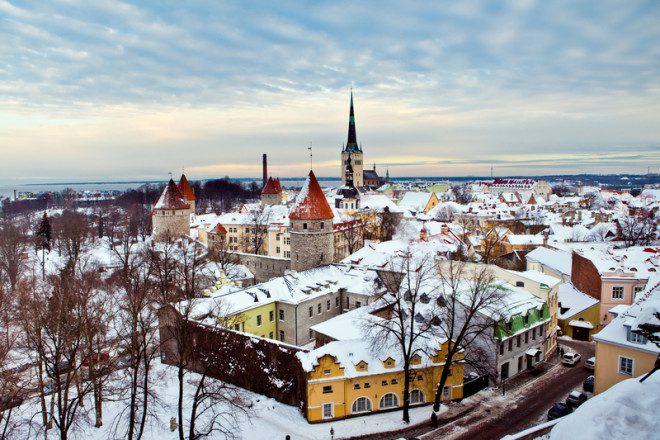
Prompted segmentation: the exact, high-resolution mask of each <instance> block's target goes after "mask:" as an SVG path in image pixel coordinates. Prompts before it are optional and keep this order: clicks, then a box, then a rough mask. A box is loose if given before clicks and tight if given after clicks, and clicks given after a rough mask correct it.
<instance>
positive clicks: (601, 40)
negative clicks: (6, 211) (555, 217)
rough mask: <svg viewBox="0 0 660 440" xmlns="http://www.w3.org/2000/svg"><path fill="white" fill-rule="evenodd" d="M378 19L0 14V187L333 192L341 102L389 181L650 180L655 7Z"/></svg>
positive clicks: (186, 12) (246, 8)
mask: <svg viewBox="0 0 660 440" xmlns="http://www.w3.org/2000/svg"><path fill="white" fill-rule="evenodd" d="M375 5H376V4H375V3H373V2H315V3H314V4H313V6H312V5H311V4H307V3H305V4H301V3H299V2H286V1H285V2H266V3H247V2H202V1H198V2H136V3H135V4H127V3H120V2H114V1H94V2H83V1H75V0H68V1H53V2H48V3H47V4H46V2H29V1H28V2H19V1H12V2H7V1H2V0H0V60H1V61H2V63H0V149H1V150H2V153H3V158H4V160H3V161H2V162H1V163H0V174H1V175H2V176H3V180H11V179H15V178H24V179H28V180H29V179H33V180H34V179H39V180H42V179H46V180H52V179H55V180H60V179H63V178H81V179H88V178H100V179H112V178H122V179H124V178H131V177H135V178H154V177H156V178H157V177H159V176H163V175H166V174H167V172H168V171H176V170H178V169H180V168H181V167H182V166H185V167H186V168H187V169H189V170H191V171H190V172H191V174H193V177H210V176H213V175H225V174H229V175H236V176H239V175H257V174H258V167H259V159H260V154H261V153H262V152H268V153H269V156H270V157H271V163H272V165H273V166H272V169H273V170H274V172H277V173H279V174H280V175H283V176H284V175H302V174H303V173H304V171H305V167H306V163H307V162H306V146H307V145H308V143H309V141H313V142H314V145H315V158H316V159H317V160H316V163H317V165H316V166H317V167H318V170H319V174H322V175H333V174H336V173H337V170H336V168H338V166H339V165H338V159H337V153H338V149H339V147H340V146H341V142H342V141H344V138H345V135H346V133H345V131H346V119H347V117H346V116H347V112H348V109H347V106H348V96H347V95H348V90H349V88H350V87H351V86H354V87H355V92H356V110H357V123H358V139H359V140H360V141H361V142H362V143H363V145H364V148H365V151H366V154H367V158H366V159H367V161H369V162H371V161H375V162H377V163H379V164H381V165H383V166H388V165H389V166H391V167H392V168H391V169H392V174H398V175H404V174H406V175H456V174H467V173H472V174H475V173H476V174H487V173H488V171H489V167H490V165H489V164H490V163H494V164H496V165H495V166H496V168H497V169H498V170H501V172H502V173H516V174H539V173H542V174H543V173H553V172H612V171H618V170H621V171H629V172H642V171H643V170H644V169H645V168H646V166H647V165H650V166H658V164H659V160H658V154H657V150H658V145H660V116H659V115H660V27H658V26H657V23H658V21H660V4H658V3H657V2H654V1H648V2H635V1H627V2H605V1H592V2H579V3H576V2H533V1H525V2H519V1H514V2H509V3H502V2H495V1H493V2H447V3H446V4H439V3H438V4H436V3H428V2H419V3H416V2H378V7H376V6H375ZM402 152H405V156H403V155H402ZM555 155H558V156H555ZM617 167H618V168H617Z"/></svg>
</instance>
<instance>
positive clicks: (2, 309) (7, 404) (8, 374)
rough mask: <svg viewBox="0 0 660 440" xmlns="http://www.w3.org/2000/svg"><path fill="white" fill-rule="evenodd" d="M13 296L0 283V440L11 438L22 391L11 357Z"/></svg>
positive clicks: (13, 348) (12, 344) (21, 400)
mask: <svg viewBox="0 0 660 440" xmlns="http://www.w3.org/2000/svg"><path fill="white" fill-rule="evenodd" d="M13 298H14V295H13V294H10V293H9V292H7V291H6V290H5V289H4V287H3V286H2V284H0V440H5V439H7V440H8V439H10V438H13V435H14V430H15V428H16V425H17V423H16V422H15V421H14V420H13V419H12V413H13V412H14V408H15V407H17V406H18V405H20V404H21V403H22V402H23V397H22V395H23V392H24V390H23V389H22V387H21V385H20V382H21V380H20V376H19V369H18V368H16V367H17V366H16V364H15V362H14V359H13V357H12V354H13V353H15V352H16V348H17V347H16V338H15V335H14V334H13V319H12V318H13V314H12V311H13V308H14V301H13ZM10 365H11V367H10Z"/></svg>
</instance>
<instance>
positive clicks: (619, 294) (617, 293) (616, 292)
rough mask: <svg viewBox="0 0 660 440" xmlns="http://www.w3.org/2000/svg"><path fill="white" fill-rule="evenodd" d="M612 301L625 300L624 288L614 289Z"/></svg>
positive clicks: (617, 287) (616, 287)
mask: <svg viewBox="0 0 660 440" xmlns="http://www.w3.org/2000/svg"><path fill="white" fill-rule="evenodd" d="M612 299H623V286H615V287H612Z"/></svg>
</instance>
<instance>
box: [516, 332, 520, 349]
mask: <svg viewBox="0 0 660 440" xmlns="http://www.w3.org/2000/svg"><path fill="white" fill-rule="evenodd" d="M516 347H520V335H518V336H517V337H516Z"/></svg>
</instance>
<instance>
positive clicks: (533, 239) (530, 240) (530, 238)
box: [506, 234, 543, 246]
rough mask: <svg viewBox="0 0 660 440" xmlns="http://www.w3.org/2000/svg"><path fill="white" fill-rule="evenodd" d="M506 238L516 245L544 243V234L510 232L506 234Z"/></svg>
mask: <svg viewBox="0 0 660 440" xmlns="http://www.w3.org/2000/svg"><path fill="white" fill-rule="evenodd" d="M506 240H507V241H508V242H509V243H511V244H512V245H514V246H525V245H535V246H541V245H542V244H543V236H542V235H527V234H509V235H507V236H506Z"/></svg>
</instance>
